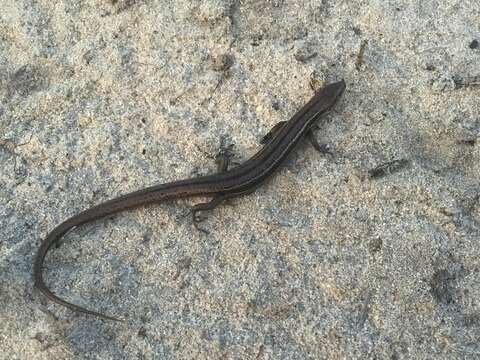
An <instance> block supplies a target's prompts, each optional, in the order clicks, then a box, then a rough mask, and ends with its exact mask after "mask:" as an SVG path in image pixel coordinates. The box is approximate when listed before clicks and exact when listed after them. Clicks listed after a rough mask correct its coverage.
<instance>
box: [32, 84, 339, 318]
mask: <svg viewBox="0 0 480 360" xmlns="http://www.w3.org/2000/svg"><path fill="white" fill-rule="evenodd" d="M345 87H346V85H345V82H344V81H343V80H342V81H339V82H336V83H332V84H330V85H327V86H325V87H324V88H322V89H320V90H319V91H318V92H317V93H316V94H315V95H314V96H313V97H312V99H311V100H310V101H308V103H307V104H305V105H304V106H303V107H302V108H301V109H300V110H299V111H298V112H297V113H296V114H295V115H294V116H293V117H292V118H291V119H290V120H289V121H282V122H280V123H278V124H276V125H275V126H274V127H273V128H272V130H271V131H270V132H269V133H268V134H267V135H266V136H265V137H264V138H263V143H264V144H265V145H264V146H263V147H262V149H261V150H260V151H258V152H257V153H256V154H255V155H253V156H252V157H251V158H250V159H248V160H247V161H245V162H244V163H242V164H240V165H238V166H237V167H234V168H232V169H230V170H228V169H227V167H228V162H227V161H224V163H223V166H222V169H221V172H220V173H218V174H216V175H210V176H202V177H197V178H192V179H187V180H180V181H175V182H169V183H165V184H160V185H155V186H152V187H148V188H145V189H143V190H139V191H135V192H132V193H129V194H126V195H123V196H120V197H117V198H115V199H112V200H109V201H106V202H103V203H101V204H99V205H96V206H93V207H91V208H89V209H87V210H85V211H82V212H80V213H79V214H77V215H75V216H73V217H71V218H69V219H67V220H65V221H64V222H63V223H61V224H60V225H58V226H57V227H56V228H55V229H53V230H52V231H51V232H50V233H49V234H48V235H47V237H46V238H45V240H44V241H43V242H42V244H41V246H40V248H39V249H38V252H37V255H36V258H35V264H34V269H33V272H34V279H35V287H36V288H37V289H38V290H39V291H40V292H41V293H43V295H45V296H46V297H47V298H48V299H50V300H51V301H54V302H56V303H57V304H60V305H63V306H66V307H67V308H69V309H71V310H74V311H77V312H80V313H84V314H89V315H94V316H97V317H100V318H103V319H106V320H118V319H116V318H114V317H111V316H107V315H104V314H101V313H99V312H97V311H93V310H88V309H85V308H83V307H80V306H78V305H75V304H72V303H70V302H67V301H66V300H63V299H62V298H60V297H58V296H57V295H55V294H54V293H53V292H52V291H51V290H50V289H49V288H48V287H47V286H46V284H45V281H44V279H43V263H44V260H45V256H46V255H47V253H48V251H49V249H50V248H51V247H52V245H54V244H56V243H57V242H58V241H59V240H60V239H61V238H62V237H63V236H64V235H65V234H66V233H67V232H68V231H69V230H70V229H72V228H74V227H77V226H80V225H82V224H85V223H88V222H91V221H94V220H97V219H100V218H103V217H105V216H108V215H111V214H114V213H117V212H120V211H124V210H128V209H133V208H137V207H139V206H143V205H147V204H152V203H158V202H162V201H165V200H169V199H176V198H184V197H191V196H211V197H212V200H211V201H210V202H207V203H201V204H197V205H195V206H194V207H193V208H192V213H193V218H194V222H198V221H200V218H199V217H198V213H199V212H201V211H206V210H212V209H213V208H215V207H216V206H217V205H219V204H220V203H221V202H222V201H224V200H225V199H228V198H232V197H236V196H240V195H244V194H248V193H250V192H252V191H254V190H255V189H256V188H257V187H258V186H260V185H261V184H263V183H264V182H265V181H266V180H267V179H268V178H270V177H271V176H272V175H273V173H275V171H276V170H277V169H278V168H279V166H280V165H281V164H282V163H283V161H284V160H285V158H286V157H287V155H288V154H289V153H290V152H291V151H292V150H293V149H294V148H295V146H296V145H297V144H298V143H299V141H300V140H302V139H303V138H305V137H308V138H309V139H310V141H311V142H312V144H313V145H314V147H315V148H316V149H317V150H319V151H322V148H321V146H320V145H319V144H318V143H317V142H316V140H315V138H314V137H313V136H312V129H313V128H315V127H316V122H317V120H318V119H319V118H320V116H321V115H322V114H324V113H325V112H327V111H328V110H330V109H331V108H332V107H333V106H334V105H335V103H336V102H337V100H338V99H339V98H340V96H341V95H342V93H343V92H344V90H345ZM225 160H227V159H225Z"/></svg>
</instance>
